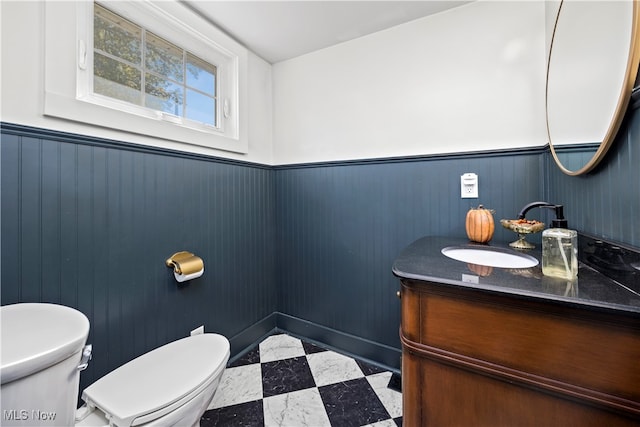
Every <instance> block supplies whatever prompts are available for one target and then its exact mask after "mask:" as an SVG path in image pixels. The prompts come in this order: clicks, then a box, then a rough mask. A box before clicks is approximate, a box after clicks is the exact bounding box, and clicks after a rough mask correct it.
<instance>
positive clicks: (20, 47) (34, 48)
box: [0, 0, 273, 164]
mask: <svg viewBox="0 0 640 427" xmlns="http://www.w3.org/2000/svg"><path fill="white" fill-rule="evenodd" d="M44 3H45V2H44V1H5V0H2V1H1V2H0V8H1V9H0V11H1V14H2V93H1V96H2V109H1V110H0V119H1V120H2V121H3V122H8V123H17V124H22V125H29V126H36V127H42V128H46V129H52V130H58V131H65V132H72V133H78V134H82V135H88V136H97V137H104V138H111V139H115V140H119V141H127V142H133V143H138V144H146V145H155V146H160V147H164V148H171V149H177V150H182V151H191V152H196V153H202V154H208V155H213V156H219V157H226V158H233V159H239V160H246V161H251V162H257V163H265V164H271V163H273V151H272V125H273V119H272V87H271V65H270V64H269V63H267V62H265V61H264V60H262V59H261V58H259V57H258V56H257V55H254V54H252V53H249V60H248V68H249V70H248V80H249V82H248V85H249V90H248V92H249V102H248V104H249V132H248V135H249V152H248V154H246V155H244V154H238V153H231V152H227V151H222V150H214V149H210V148H206V147H199V146H195V145H186V144H181V143H178V142H174V141H169V140H163V139H158V138H150V137H145V136H142V135H137V134H131V133H127V132H121V131H117V130H113V129H107V128H101V127H97V126H92V125H85V124H81V123H78V122H73V121H66V120H61V119H55V118H52V117H45V116H44V115H43V99H44V83H43V82H44V26H45V20H44V8H45V4H44ZM59 24H60V25H61V26H62V25H75V23H74V22H60V23H59Z"/></svg>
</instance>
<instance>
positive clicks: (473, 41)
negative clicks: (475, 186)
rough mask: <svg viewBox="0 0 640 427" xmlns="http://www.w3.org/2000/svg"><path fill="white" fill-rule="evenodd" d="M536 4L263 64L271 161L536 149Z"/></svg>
mask: <svg viewBox="0 0 640 427" xmlns="http://www.w3.org/2000/svg"><path fill="white" fill-rule="evenodd" d="M545 61H546V58H545V7H544V2H519V1H513V2H506V1H483V0H480V1H477V2H473V3H470V4H468V5H465V6H462V7H459V8H455V9H451V10H449V11H446V12H443V13H440V14H437V15H433V16H429V17H426V18H423V19H420V20H416V21H413V22H410V23H407V24H403V25H400V26H397V27H394V28H391V29H389V30H386V31H382V32H379V33H375V34H372V35H369V36H366V37H362V38H359V39H356V40H352V41H349V42H345V43H343V44H340V45H337V46H333V47H330V48H327V49H323V50H320V51H317V52H313V53H311V54H307V55H304V56H301V57H298V58H294V59H291V60H288V61H284V62H281V63H277V64H275V65H274V66H273V81H274V89H273V90H274V159H275V160H276V162H277V163H279V164H287V163H299V162H314V161H324V160H342V159H358V158H377V157H387V156H407V155H420V154H432V153H451V152H465V151H473V150H485V149H501V148H510V147H527V146H542V145H544V144H545V143H546V137H545V121H544V120H545V118H544V79H545Z"/></svg>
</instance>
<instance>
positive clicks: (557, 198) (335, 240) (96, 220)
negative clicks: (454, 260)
mask: <svg viewBox="0 0 640 427" xmlns="http://www.w3.org/2000/svg"><path fill="white" fill-rule="evenodd" d="M637 115H638V113H637V110H635V111H632V112H631V113H630V114H629V117H628V118H627V120H626V121H625V123H624V124H623V127H622V130H621V132H620V136H619V137H618V139H617V140H616V142H615V143H614V146H613V148H612V150H611V152H610V153H609V154H608V155H607V157H606V158H605V161H604V163H603V165H602V166H600V167H599V168H597V169H596V170H595V171H594V172H593V173H591V174H588V175H586V176H583V177H570V176H567V175H564V174H562V172H561V171H559V170H558V169H557V168H556V167H555V165H554V164H553V160H552V158H551V156H550V155H549V153H548V151H546V150H545V149H543V148H540V149H532V150H515V151H502V152H485V153H482V152H479V153H465V154H452V155H438V156H425V157H416V158H398V159H380V160H361V161H346V162H329V163H317V164H305V165H284V166H277V167H271V166H264V165H256V164H251V163H246V162H239V161H231V160H226V159H219V158H212V157H208V156H199V155H192V154H186V153H182V152H174V151H168V150H160V149H155V148H149V147H142V146H136V145H131V144H126V143H122V142H118V141H109V140H103V139H98V138H91V137H85V136H81V135H71V134H66V133H61V132H55V131H49V130H45V129H35V128H30V127H25V126H20V125H12V124H3V125H2V143H1V147H0V148H1V151H0V155H1V159H0V160H1V167H2V170H1V174H2V175H1V179H2V182H1V183H2V200H1V202H2V206H1V209H2V211H1V214H2V225H1V227H2V228H1V232H2V248H1V249H2V254H1V255H2V260H1V261H2V275H1V279H2V288H1V290H2V294H1V303H2V304H10V303H14V302H19V301H24V302H28V301H44V302H54V303H60V304H65V305H68V306H72V307H75V308H78V309H79V310H80V311H82V312H84V313H85V314H86V315H87V316H88V317H89V320H90V321H91V335H90V341H91V342H92V343H93V344H94V349H95V357H94V360H93V361H92V363H91V365H90V368H89V370H88V371H86V372H85V373H83V375H82V384H81V385H82V386H83V387H84V386H86V385H88V384H90V383H91V382H93V381H94V380H95V379H97V378H98V377H100V376H101V375H103V374H105V373H106V372H108V371H110V370H112V369H114V368H115V367H117V366H119V365H120V364H122V363H124V362H126V361H128V360H130V359H132V358H133V357H135V356H137V355H139V354H142V353H144V352H146V351H148V350H150V349H151V348H154V347H157V346H159V345H162V344H164V343H166V342H169V341H172V340H174V339H177V338H180V337H183V336H185V335H186V334H188V332H189V331H190V330H192V329H194V328H196V327H198V326H200V325H202V324H204V325H205V328H206V330H207V331H211V332H220V333H223V334H224V335H226V336H228V337H229V338H230V339H231V342H232V354H234V355H237V354H238V353H239V352H241V351H242V350H243V349H244V348H245V347H247V346H249V345H251V344H252V343H254V342H256V341H257V340H259V339H260V338H261V337H262V336H264V335H265V334H267V333H269V332H270V331H272V330H274V329H278V330H284V331H288V332H290V333H292V334H296V335H302V336H305V337H307V338H310V339H311V340H315V341H318V342H321V343H325V344H328V345H330V346H333V347H335V348H337V349H340V350H343V351H346V352H349V353H352V354H354V355H358V356H360V357H365V358H367V359H369V360H371V361H373V362H378V363H381V364H384V365H386V366H389V367H392V368H394V367H395V368H397V367H398V366H399V358H398V357H397V356H398V355H399V353H400V344H399V338H398V327H399V323H400V307H399V303H398V300H397V298H396V296H395V293H396V290H397V289H398V280H397V279H396V278H395V277H393V275H392V273H391V265H392V263H393V260H394V259H395V257H396V256H397V255H398V254H399V252H400V251H401V250H402V249H403V248H404V247H406V246H407V245H408V244H409V243H411V242H412V241H414V240H415V239H417V238H419V237H422V236H424V235H430V234H431V235H444V236H464V235H465V231H464V219H465V215H466V212H467V211H468V209H469V208H471V207H475V206H477V205H478V204H479V203H482V204H484V205H485V206H486V207H488V208H491V209H494V210H495V211H496V213H495V218H496V220H499V219H500V218H513V217H514V216H515V215H516V213H517V212H518V211H519V210H520V208H521V207H522V206H524V205H525V204H527V203H529V202H531V201H535V200H549V201H553V202H557V203H563V204H565V205H566V206H567V208H566V210H565V213H566V215H567V218H568V219H569V222H570V224H571V226H572V227H574V228H576V229H578V230H579V231H582V232H586V233H589V234H591V235H595V236H596V237H602V238H608V239H611V240H615V241H619V242H623V243H627V244H629V245H632V246H636V247H637V246H640V226H638V222H637V221H635V218H636V216H637V214H638V212H640V172H639V165H640V145H639V144H640V134H639V132H640V129H639V126H640V121H639V119H638V117H637ZM465 172H475V173H477V174H478V176H479V192H480V198H479V199H461V198H460V175H462V174H463V173H465ZM528 217H530V218H538V219H541V220H543V221H545V222H548V220H549V213H548V212H546V211H544V212H542V211H541V210H533V211H531V212H530V213H529V214H528ZM514 238H515V235H514V234H513V233H511V232H509V231H506V230H504V229H502V228H501V227H500V226H498V227H497V228H496V234H495V237H494V239H495V240H498V241H511V240H513V239H514ZM536 239H538V241H539V236H534V237H533V238H532V240H533V241H534V242H535V241H536ZM179 250H190V251H192V252H195V253H196V254H198V255H200V256H202V258H203V259H204V260H205V264H206V273H205V275H204V276H203V277H201V278H199V279H196V280H194V281H192V282H190V283H188V284H186V285H182V286H180V285H178V284H177V283H176V282H175V280H174V279H173V275H172V273H171V270H170V269H168V268H167V267H165V265H164V260H165V259H166V258H167V257H168V256H169V255H171V254H172V253H173V252H175V251H179Z"/></svg>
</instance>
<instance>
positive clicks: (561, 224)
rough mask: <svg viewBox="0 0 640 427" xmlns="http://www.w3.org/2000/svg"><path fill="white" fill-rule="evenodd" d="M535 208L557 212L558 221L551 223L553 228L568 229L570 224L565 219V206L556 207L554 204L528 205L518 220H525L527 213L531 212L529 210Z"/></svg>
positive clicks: (522, 210) (539, 203) (535, 203)
mask: <svg viewBox="0 0 640 427" xmlns="http://www.w3.org/2000/svg"><path fill="white" fill-rule="evenodd" d="M533 208H547V209H553V210H555V213H556V219H554V220H552V221H551V228H567V227H568V226H569V223H568V222H567V220H566V219H565V218H564V208H563V206H562V205H554V204H553V203H549V202H533V203H529V204H528V205H526V206H525V207H523V208H522V209H521V210H520V213H519V214H518V219H524V216H525V215H526V214H527V212H529V210H531V209H533Z"/></svg>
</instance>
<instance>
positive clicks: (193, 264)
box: [165, 251, 204, 275]
mask: <svg viewBox="0 0 640 427" xmlns="http://www.w3.org/2000/svg"><path fill="white" fill-rule="evenodd" d="M165 263H166V264H167V267H171V268H173V271H174V272H175V273H176V274H183V275H187V274H193V273H196V272H198V271H201V270H202V269H203V268H204V262H203V261H202V258H200V257H198V256H196V255H194V254H192V253H191V252H187V251H181V252H176V253H175V254H173V255H171V256H170V257H169V258H168V259H167V261H166V262H165Z"/></svg>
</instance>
